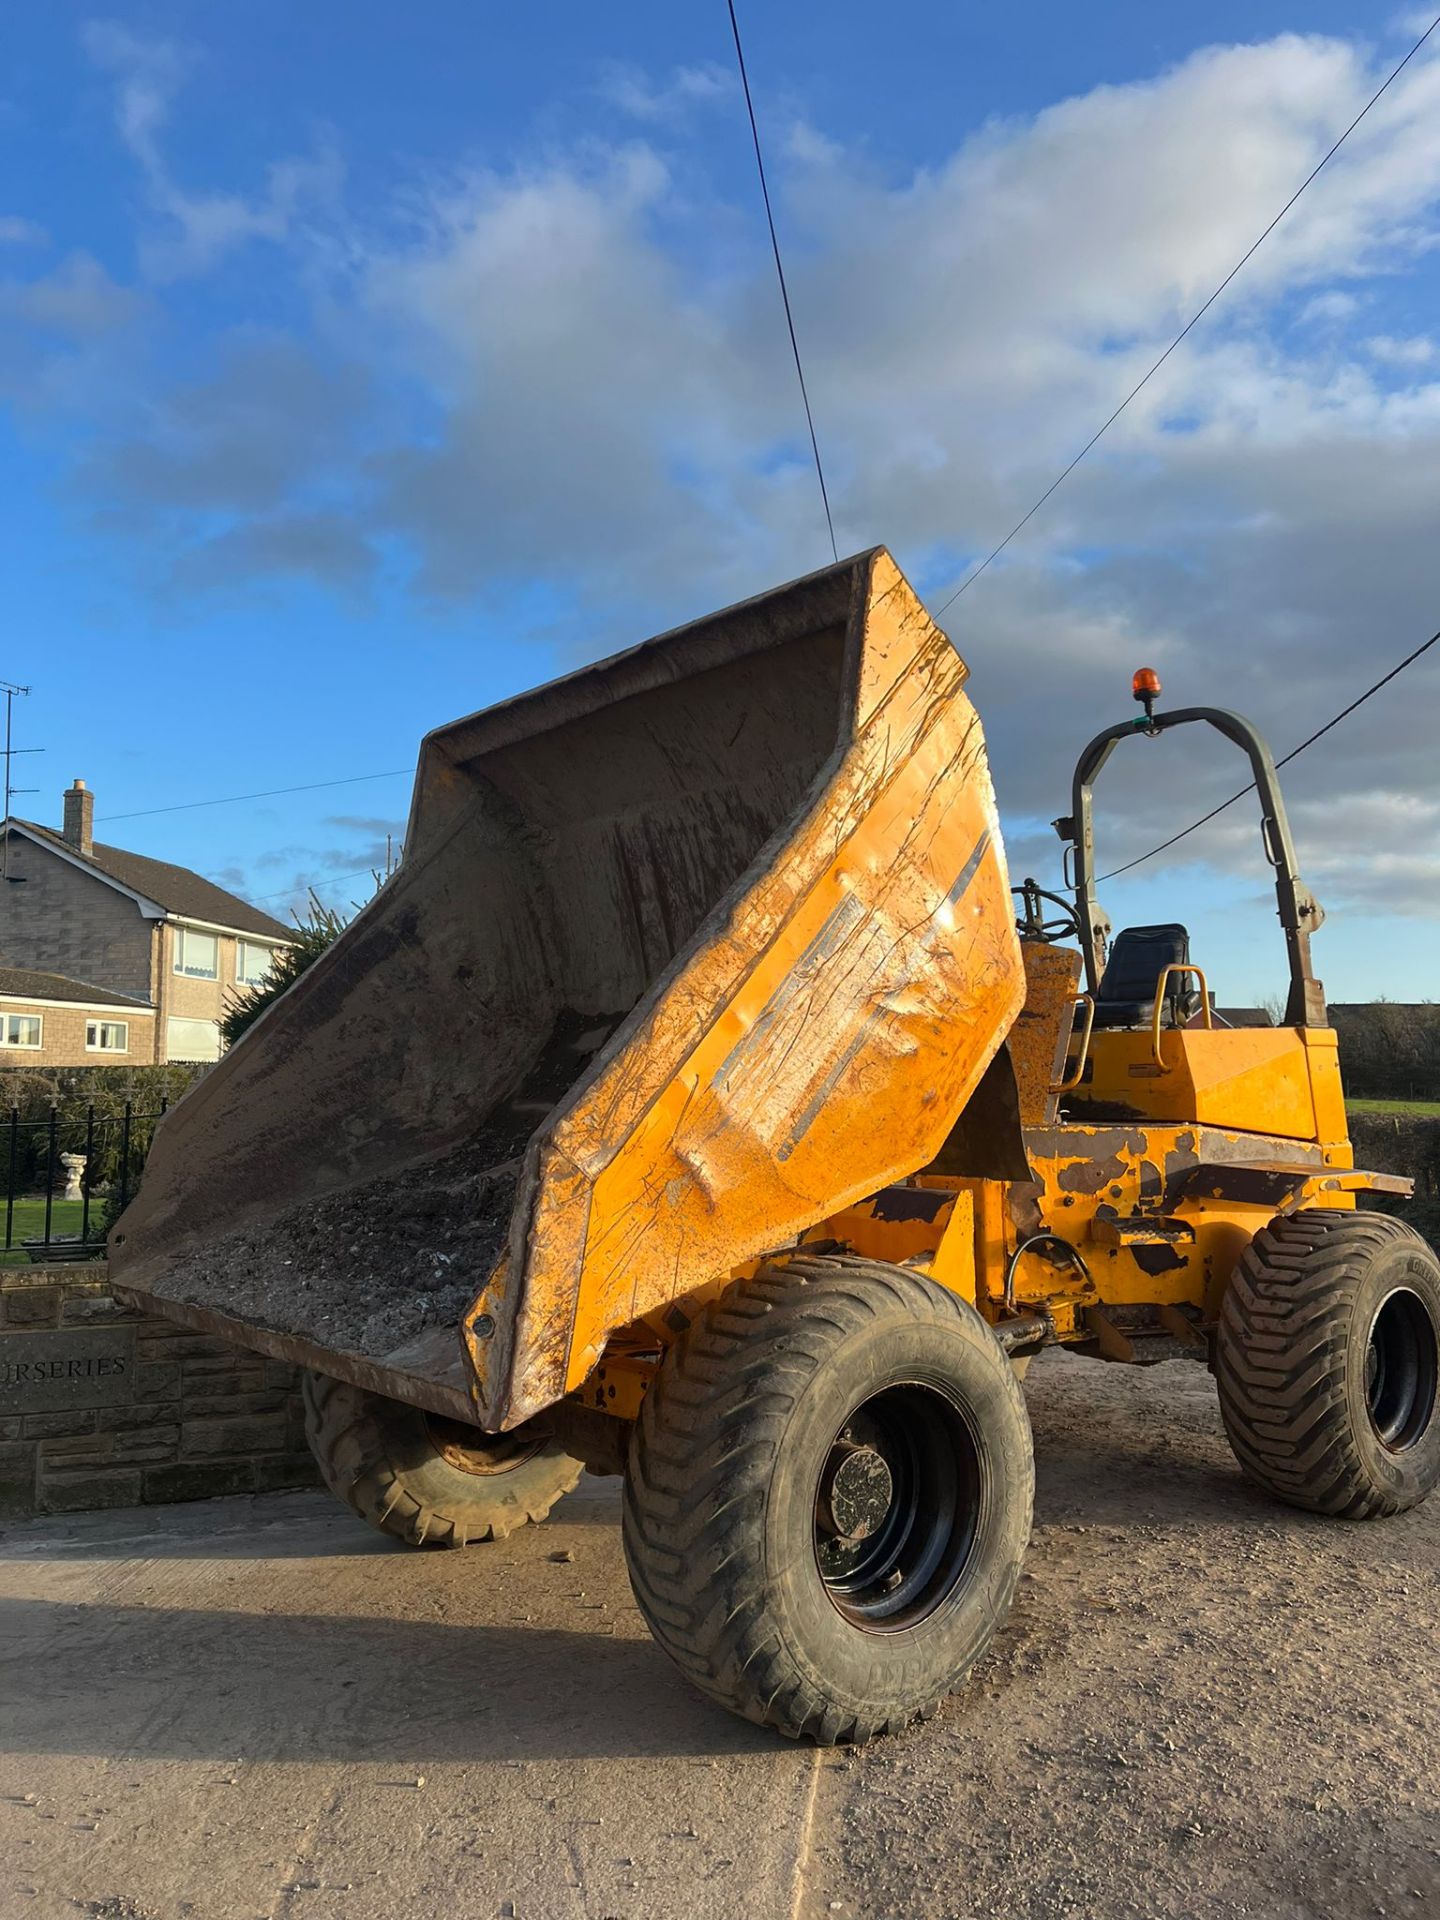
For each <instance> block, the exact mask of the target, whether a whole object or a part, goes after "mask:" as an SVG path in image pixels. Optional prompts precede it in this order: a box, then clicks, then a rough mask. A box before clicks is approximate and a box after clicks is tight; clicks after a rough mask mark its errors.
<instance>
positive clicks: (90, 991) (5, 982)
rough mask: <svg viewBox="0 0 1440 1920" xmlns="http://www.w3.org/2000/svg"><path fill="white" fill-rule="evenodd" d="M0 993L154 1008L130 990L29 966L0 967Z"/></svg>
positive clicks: (146, 1010) (21, 997) (141, 1010)
mask: <svg viewBox="0 0 1440 1920" xmlns="http://www.w3.org/2000/svg"><path fill="white" fill-rule="evenodd" d="M0 994H9V995H10V996H11V997H12V998H13V999H16V1000H69V1001H73V1002H74V1003H75V1004H76V1005H77V1006H87V1007H134V1008H135V1010H136V1012H137V1013H153V1012H154V1011H155V1009H154V1008H153V1007H150V1006H147V1005H146V1003H145V1002H144V1001H143V1000H137V999H135V997H134V996H133V994H128V993H115V992H114V991H113V990H112V989H111V988H109V987H92V986H90V985H88V984H87V982H85V981H84V980H71V979H69V978H67V976H66V975H65V974H63V973H37V972H36V971H35V970H34V969H33V968H31V967H0Z"/></svg>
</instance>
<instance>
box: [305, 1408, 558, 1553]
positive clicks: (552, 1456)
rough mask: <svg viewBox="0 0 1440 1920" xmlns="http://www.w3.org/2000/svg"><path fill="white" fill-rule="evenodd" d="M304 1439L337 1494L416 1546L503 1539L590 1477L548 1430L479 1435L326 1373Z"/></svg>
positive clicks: (455, 1422)
mask: <svg viewBox="0 0 1440 1920" xmlns="http://www.w3.org/2000/svg"><path fill="white" fill-rule="evenodd" d="M304 1393H305V1437H306V1439H307V1440H308V1441H309V1442H310V1451H311V1452H312V1453H313V1454H314V1455H315V1459H316V1462H317V1464H318V1466H319V1468H320V1472H321V1475H322V1476H323V1478H324V1481H325V1484H326V1486H327V1487H329V1489H330V1491H331V1492H332V1493H333V1494H334V1495H335V1496H336V1497H337V1499H340V1500H343V1501H344V1502H345V1505H346V1506H347V1507H349V1508H350V1509H351V1511H352V1512H353V1513H357V1514H358V1515H359V1516H360V1518H361V1519H362V1520H364V1521H365V1522H366V1523H367V1524H368V1525H370V1526H372V1527H376V1528H378V1529H379V1531H380V1532H381V1533H386V1534H389V1535H390V1537H391V1539H393V1540H403V1541H404V1542H405V1544H406V1545H407V1546H411V1547H464V1546H472V1545H474V1544H475V1543H476V1542H478V1541H482V1540H503V1539H504V1538H505V1536H506V1535H507V1534H509V1533H513V1532H514V1531H515V1529H516V1528H517V1527H523V1526H524V1525H525V1524H526V1522H527V1521H531V1520H543V1519H544V1518H545V1516H546V1514H547V1513H549V1511H550V1509H551V1507H553V1506H554V1504H555V1502H556V1501H557V1500H558V1499H559V1498H560V1496H561V1495H562V1494H564V1493H568V1492H569V1491H570V1489H571V1488H572V1487H573V1486H574V1485H575V1483H576V1481H577V1480H578V1479H579V1478H580V1475H581V1473H582V1472H583V1471H584V1469H583V1466H582V1464H581V1462H580V1461H579V1460H576V1459H574V1458H573V1457H572V1456H571V1455H570V1454H568V1453H566V1452H565V1450H564V1448H563V1447H561V1446H560V1445H559V1444H558V1443H557V1442H556V1441H555V1440H553V1439H552V1438H551V1437H550V1435H549V1433H548V1432H547V1431H546V1429H545V1428H544V1427H543V1426H540V1425H536V1426H526V1427H519V1428H517V1429H516V1430H515V1432H514V1433H501V1434H488V1433H482V1432H481V1431H480V1429H479V1428H478V1427H469V1426H466V1425H464V1424H463V1423H462V1422H460V1421H458V1420H446V1419H443V1418H441V1417H440V1416H439V1415H437V1414H431V1413H426V1412H425V1411H424V1410H423V1409H422V1408H420V1407H412V1406H409V1405H407V1404H406V1403H405V1402H404V1401H401V1400H389V1399H386V1398H385V1396H384V1395H383V1394H378V1393H368V1392H366V1391H365V1389H364V1388H363V1387H355V1386H351V1385H350V1383H349V1382H348V1381H345V1380H334V1379H331V1377H330V1376H329V1375H328V1374H323V1373H307V1374H306V1375H305V1377H304Z"/></svg>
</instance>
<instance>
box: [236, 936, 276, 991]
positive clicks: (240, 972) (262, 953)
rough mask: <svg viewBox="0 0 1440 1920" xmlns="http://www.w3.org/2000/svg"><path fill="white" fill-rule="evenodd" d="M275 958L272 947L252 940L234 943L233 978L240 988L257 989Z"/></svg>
mask: <svg viewBox="0 0 1440 1920" xmlns="http://www.w3.org/2000/svg"><path fill="white" fill-rule="evenodd" d="M274 958H275V949H274V948H273V947H267V946H263V945H261V944H260V943H258V942H256V941H254V940H237V941H236V942H235V978H236V980H237V981H238V982H239V984H240V985H241V986H242V987H258V986H259V985H260V984H261V982H262V981H263V980H264V978H265V976H266V974H267V973H269V971H270V966H271V963H272V962H273V960H274Z"/></svg>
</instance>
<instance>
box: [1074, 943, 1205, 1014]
mask: <svg viewBox="0 0 1440 1920" xmlns="http://www.w3.org/2000/svg"><path fill="white" fill-rule="evenodd" d="M1189 958H1190V933H1189V929H1188V928H1186V927H1182V926H1181V925H1180V924H1179V922H1178V921H1172V922H1171V923H1170V924H1169V925H1167V926H1162V927H1126V928H1125V929H1124V930H1123V931H1122V932H1120V933H1117V934H1116V936H1115V939H1114V941H1113V943H1112V945H1111V948H1110V957H1109V959H1108V960H1107V961H1106V963H1105V971H1104V973H1103V974H1102V975H1101V976H1100V991H1099V992H1098V993H1097V994H1096V996H1095V1025H1096V1026H1097V1027H1148V1026H1149V1024H1150V1022H1151V1020H1152V1019H1153V1018H1154V1014H1155V988H1156V986H1157V985H1158V984H1159V980H1160V974H1161V972H1162V970H1163V969H1164V968H1165V967H1168V966H1173V965H1175V964H1176V963H1178V962H1180V961H1188V960H1189ZM1165 1005H1166V1007H1167V1008H1168V1009H1169V1017H1170V1024H1171V1025H1172V1026H1175V1027H1178V1026H1182V1025H1183V1024H1184V1022H1185V1021H1186V1020H1188V1019H1189V1018H1190V1016H1191V1015H1192V1014H1193V1013H1195V1012H1197V1011H1198V1009H1199V1006H1200V994H1199V991H1198V989H1197V988H1196V985H1195V978H1194V975H1193V974H1185V973H1173V974H1171V976H1170V978H1169V980H1168V981H1167V982H1166V986H1165Z"/></svg>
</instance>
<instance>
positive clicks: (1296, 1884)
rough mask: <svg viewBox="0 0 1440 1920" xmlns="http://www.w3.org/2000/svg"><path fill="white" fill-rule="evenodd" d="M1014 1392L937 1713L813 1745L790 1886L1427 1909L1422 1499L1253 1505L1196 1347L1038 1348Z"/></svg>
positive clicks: (1428, 1661) (855, 1910)
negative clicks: (957, 1667) (1010, 1492)
mask: <svg viewBox="0 0 1440 1920" xmlns="http://www.w3.org/2000/svg"><path fill="white" fill-rule="evenodd" d="M1026 1398H1027V1401H1028V1402H1029V1404H1030V1407H1031V1414H1032V1420H1033V1424H1034V1429H1035V1443H1036V1476H1037V1495H1036V1524H1035V1532H1034V1538H1033V1542H1032V1545H1031V1549H1030V1555H1029V1558H1028V1560H1027V1563H1026V1571H1025V1573H1024V1574H1023V1575H1022V1577H1021V1583H1020V1587H1019V1592H1018V1596H1017V1601H1016V1605H1015V1608H1014V1610H1013V1612H1012V1613H1011V1616H1010V1619H1009V1620H1008V1622H1007V1623H1006V1625H1005V1627H1004V1628H1003V1629H1002V1631H1001V1633H1000V1635H999V1637H998V1639H997V1641H996V1643H995V1645H994V1647H993V1648H992V1650H991V1652H990V1653H989V1655H988V1656H987V1657H986V1658H985V1660H983V1661H982V1662H981V1664H980V1665H979V1667H977V1669H976V1671H975V1673H974V1674H973V1676H972V1678H971V1681H970V1684H969V1685H968V1686H967V1687H966V1688H965V1689H964V1690H963V1692H961V1693H960V1694H958V1695H957V1696H956V1698H955V1699H954V1700H952V1701H951V1702H950V1703H949V1704H948V1705H947V1707H946V1708H945V1710H944V1711H943V1712H942V1713H941V1715H940V1716H939V1718H938V1719H937V1720H935V1721H933V1722H932V1723H931V1724H930V1725H928V1726H925V1727H920V1728H916V1729H914V1730H913V1731H911V1732H910V1733H908V1734H905V1735H902V1736H900V1737H899V1738H897V1739H894V1740H889V1741H881V1742H879V1743H877V1744H876V1745H875V1746H874V1747H872V1748H867V1749H866V1750H865V1751H864V1752H863V1753H862V1754H856V1755H849V1756H847V1755H843V1754H839V1755H834V1756H831V1757H830V1758H828V1759H827V1760H825V1761H824V1762H823V1764H822V1773H821V1780H820V1790H819V1799H818V1805H817V1817H816V1836H817V1845H816V1846H815V1848H814V1849H813V1850H812V1860H813V1862H814V1864H813V1866H812V1871H811V1874H810V1876H809V1884H808V1888H807V1891H808V1893H809V1896H810V1897H809V1899H808V1900H807V1903H806V1904H805V1906H804V1907H803V1909H802V1911H803V1912H804V1913H805V1914H806V1915H807V1916H808V1915H812V1914H813V1915H817V1916H818V1915H827V1916H834V1915H840V1916H858V1915H865V1916H877V1920H878V1917H879V1916H885V1917H886V1920H892V1917H893V1920H899V1917H900V1916H905V1915H912V1914H924V1915H926V1916H927V1920H946V1917H947V1916H949V1917H950V1920H961V1917H964V1920H969V1917H970V1916H978V1915H982V1914H984V1915H1003V1916H1005V1920H1059V1916H1064V1915H1071V1916H1086V1917H1087V1920H1090V1917H1093V1920H1193V1917H1194V1916H1197V1915H1206V1916H1222V1915H1224V1916H1230V1915H1249V1916H1263V1920H1371V1916H1375V1917H1376V1920H1379V1917H1380V1916H1390V1920H1393V1917H1394V1916H1396V1915H1400V1916H1415V1920H1420V1917H1421V1916H1424V1917H1425V1920H1430V1916H1432V1915H1434V1914H1436V1913H1440V1505H1437V1502H1436V1501H1434V1500H1432V1501H1431V1502H1429V1503H1428V1505H1427V1506H1425V1507H1421V1508H1419V1509H1417V1510H1416V1511H1414V1512H1413V1513H1409V1514H1404V1515H1402V1516H1400V1517H1399V1518H1398V1519H1394V1520H1384V1521H1376V1522H1370V1523H1364V1524H1362V1523H1355V1522H1345V1521H1333V1520H1325V1519H1321V1518H1318V1517H1313V1516H1311V1515H1308V1514H1303V1513H1298V1512H1295V1511H1293V1510H1291V1509H1289V1508H1286V1507H1283V1506H1278V1505H1276V1504H1274V1503H1273V1502H1271V1501H1270V1500H1269V1499H1268V1498H1266V1496H1264V1495H1263V1494H1262V1493H1261V1492H1260V1491H1259V1490H1258V1489H1256V1488H1254V1487H1252V1486H1251V1485H1250V1484H1249V1482H1247V1481H1246V1480H1244V1479H1243V1478H1242V1477H1241V1475H1240V1473H1239V1470H1238V1468H1237V1467H1236V1465H1235V1463H1234V1460H1233V1458H1232V1457H1231V1454H1230V1451H1229V1448H1228V1447H1227V1445H1226V1443H1225V1438H1224V1434H1223V1432H1222V1430H1221V1426H1220V1416H1219V1411H1218V1407H1217V1404H1216V1398H1215V1389H1214V1383H1213V1381H1212V1380H1211V1378H1210V1376H1209V1374H1208V1373H1207V1371H1206V1370H1205V1368H1204V1367H1203V1366H1201V1365H1197V1364H1195V1363H1193V1362H1184V1361H1175V1362H1169V1363H1166V1364H1165V1365H1162V1366H1158V1367H1154V1368H1137V1367H1123V1366H1107V1365H1106V1364H1105V1363H1103V1362H1101V1361H1094V1360H1084V1359H1080V1358H1078V1357H1075V1356H1072V1355H1067V1354H1061V1353H1051V1354H1046V1355H1044V1356H1042V1358H1041V1359H1040V1360H1038V1361H1037V1362H1036V1363H1035V1365H1034V1366H1033V1367H1032V1369H1031V1371H1030V1374H1029V1377H1028V1379H1027V1381H1026ZM822 1836H824V1837H823V1838H822ZM832 1902H837V1903H838V1904H837V1905H832V1904H831V1903H832Z"/></svg>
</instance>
